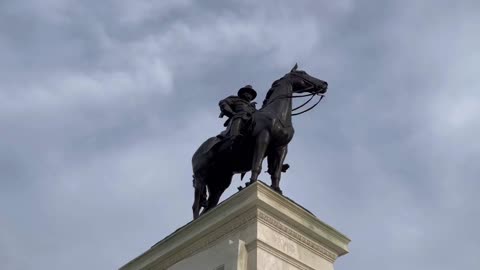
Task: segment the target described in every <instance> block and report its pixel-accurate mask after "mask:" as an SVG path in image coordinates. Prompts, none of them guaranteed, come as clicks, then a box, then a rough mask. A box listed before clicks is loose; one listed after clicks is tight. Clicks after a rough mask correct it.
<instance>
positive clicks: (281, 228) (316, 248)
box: [258, 211, 337, 263]
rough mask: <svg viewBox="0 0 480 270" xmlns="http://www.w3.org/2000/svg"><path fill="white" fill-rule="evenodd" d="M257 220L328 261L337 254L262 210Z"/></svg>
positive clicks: (332, 260)
mask: <svg viewBox="0 0 480 270" xmlns="http://www.w3.org/2000/svg"><path fill="white" fill-rule="evenodd" d="M258 220H259V222H261V223H262V224H264V225H266V226H268V227H269V228H271V229H272V230H274V231H276V232H278V233H280V234H282V235H283V236H285V237H287V238H288V239H290V240H292V241H294V242H295V243H297V244H300V245H301V246H303V247H305V248H306V249H308V250H310V251H312V252H313V253H315V254H317V255H319V256H321V257H322V258H324V259H326V260H328V261H329V262H332V263H333V262H335V260H336V259H337V255H336V254H335V253H334V252H332V251H330V250H329V249H327V248H326V247H324V246H322V245H320V244H318V243H315V242H314V241H313V240H311V239H308V238H307V237H305V236H303V235H302V234H301V233H299V232H297V231H296V230H294V229H292V228H291V227H290V226H287V225H285V224H283V223H282V222H280V221H278V220H277V219H276V218H274V217H272V216H270V215H268V214H266V213H265V212H263V211H259V212H258Z"/></svg>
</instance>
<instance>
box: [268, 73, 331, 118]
mask: <svg viewBox="0 0 480 270" xmlns="http://www.w3.org/2000/svg"><path fill="white" fill-rule="evenodd" d="M290 75H293V76H296V77H298V78H300V79H302V80H304V81H306V82H307V83H308V84H310V86H308V87H307V88H305V89H302V92H305V91H308V90H310V89H312V88H315V84H314V83H313V82H311V81H310V80H308V79H307V78H304V77H302V76H300V75H297V74H295V73H293V72H290ZM320 91H321V90H318V91H316V92H312V93H308V94H305V95H298V96H294V95H293V94H294V93H292V94H291V95H282V96H278V97H276V98H274V99H272V100H270V101H269V102H268V103H267V104H266V105H268V104H270V103H272V102H274V101H275V100H277V99H284V98H292V99H293V98H302V97H310V98H309V99H308V100H307V101H305V102H304V103H303V104H302V105H300V106H297V107H295V108H293V109H292V112H294V111H296V110H298V109H300V108H303V107H304V106H305V105H307V104H308V103H309V102H310V101H311V100H312V99H313V97H315V96H316V95H318V96H320V98H319V99H318V101H317V102H315V104H313V105H312V106H311V107H310V108H308V109H306V110H303V111H301V112H298V113H292V116H296V115H300V114H303V113H306V112H308V111H310V110H312V109H313V108H315V107H316V106H317V105H318V104H319V103H320V101H322V99H323V98H324V97H325V94H320Z"/></svg>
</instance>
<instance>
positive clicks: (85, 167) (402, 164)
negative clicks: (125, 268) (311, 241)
mask: <svg viewBox="0 0 480 270" xmlns="http://www.w3.org/2000/svg"><path fill="white" fill-rule="evenodd" d="M157 2H158V3H157ZM157 2H152V1H102V2H98V1H82V2H78V1H60V0H51V1H41V2H39V1H34V0H31V1H23V2H20V1H17V2H13V1H7V2H2V3H0V59H2V61H1V64H0V130H2V140H1V141H0V184H1V186H0V187H1V188H0V205H2V206H1V207H0V216H1V218H0V268H2V269H22V270H23V269H64V268H69V269H72V268H73V269H75V268H78V269H85V268H88V269H112V268H118V267H119V266H121V265H122V264H123V263H125V262H127V261H128V260H130V259H132V258H133V257H134V256H136V255H138V254H140V253H141V252H142V251H144V250H145V249H147V248H148V247H150V246H151V245H152V244H154V243H155V242H157V241H158V240H160V239H161V238H163V237H164V236H166V235H168V234H169V233H171V232H172V231H174V230H175V229H176V228H178V227H179V226H181V225H183V224H185V223H186V222H188V221H189V220H190V218H191V213H190V205H191V201H192V194H191V193H192V191H193V190H192V188H191V168H190V157H191V155H192V153H193V152H194V151H195V149H196V147H197V146H198V145H200V143H201V142H202V141H203V140H205V139H206V138H208V137H209V136H212V135H214V134H216V133H218V132H219V131H220V130H221V124H222V121H221V119H218V118H216V117H217V115H218V111H217V110H218V109H217V102H218V100H219V99H221V98H223V97H224V96H226V95H230V94H232V93H234V92H235V91H236V90H237V89H238V88H239V87H240V86H242V85H245V84H253V86H254V87H255V88H256V89H258V91H259V99H261V98H262V97H263V96H264V94H265V92H266V90H267V89H268V87H269V85H270V84H271V82H272V81H274V80H275V79H278V78H279V77H281V76H282V75H283V74H285V73H286V72H287V71H288V70H289V69H290V68H291V66H292V65H293V64H294V63H295V62H299V64H300V67H301V68H303V69H305V70H306V71H307V72H309V73H310V74H312V75H314V76H318V77H320V78H322V79H325V80H327V81H328V82H329V85H330V92H329V93H328V96H327V98H326V99H325V100H324V102H323V104H322V106H319V107H318V108H317V109H316V110H314V111H312V112H309V113H308V114H305V115H302V116H301V117H298V118H296V119H295V122H294V124H295V128H296V131H297V132H296V135H295V138H294V141H293V142H292V144H291V146H290V151H289V155H288V157H287V161H288V162H289V163H290V164H291V165H292V168H291V169H290V170H289V172H288V173H287V174H285V175H284V177H283V180H282V184H283V187H284V190H285V192H286V195H287V196H289V197H291V198H292V199H294V200H296V201H297V202H299V203H300V204H302V205H303V206H305V207H306V208H307V209H309V210H311V211H312V212H313V213H315V214H316V215H317V216H318V217H319V218H321V219H322V220H324V221H326V222H327V223H329V224H332V225H333V226H335V227H336V228H338V229H339V230H340V231H342V232H344V233H345V234H347V235H348V236H349V237H350V238H352V243H351V254H349V255H347V256H345V257H344V258H340V259H339V260H338V262H337V269H351V268H360V269H367V268H372V267H373V268H375V269H377V268H378V269H385V268H388V269H405V268H408V269H412V268H415V269H451V268H465V269H471V268H474V267H475V266H477V265H478V264H479V261H478V259H477V256H476V251H478V243H479V242H480V239H479V237H478V236H477V235H478V234H476V233H475V229H476V228H477V227H479V226H480V224H479V223H480V221H479V219H478V216H480V215H479V214H480V213H479V212H480V211H479V210H480V209H479V207H478V206H477V205H478V204H477V203H475V195H476V193H475V191H477V190H479V188H480V187H479V184H478V183H477V182H476V181H475V179H477V178H478V175H479V173H480V172H479V169H478V166H477V163H478V160H480V149H479V146H478V143H477V142H476V140H475V139H476V138H478V135H479V134H480V124H479V123H480V121H479V120H480V119H479V115H480V109H479V108H480V106H479V105H480V104H479V103H480V98H479V95H478V94H477V91H476V90H477V89H478V87H479V86H480V80H479V79H478V76H476V73H477V72H476V71H477V69H476V65H477V64H478V63H479V62H480V55H479V54H478V53H477V51H478V49H477V48H478V47H479V46H480V44H479V43H480V39H479V38H478V37H477V36H478V35H476V28H477V27H476V26H477V25H478V24H479V19H478V18H477V17H478V16H476V13H477V11H478V8H479V5H478V3H477V2H475V1H461V2H456V3H452V2H447V1H422V2H415V1H371V2H368V3H359V2H358V1H347V0H345V1H335V3H332V2H331V1H299V2H295V3H293V2H287V1H285V2H281V3H277V1H262V2H261V3H257V1H243V2H242V3H238V2H234V1H222V2H221V3H218V1H202V3H200V2H194V1H160V2H159V1H157ZM260 101H261V100H260ZM261 178H262V179H266V176H265V175H262V176H261ZM239 184H240V181H239V179H238V178H235V181H234V183H233V184H232V187H231V188H230V189H229V190H228V191H227V192H226V194H225V195H224V196H223V198H226V197H227V196H228V195H230V194H233V193H234V192H235V188H234V187H235V186H237V185H239ZM305 186H308V189H307V188H305ZM452 246H454V247H460V252H459V254H456V255H455V256H452V255H451V250H452ZM86 258H88V259H86Z"/></svg>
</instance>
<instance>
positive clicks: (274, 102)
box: [262, 81, 292, 126]
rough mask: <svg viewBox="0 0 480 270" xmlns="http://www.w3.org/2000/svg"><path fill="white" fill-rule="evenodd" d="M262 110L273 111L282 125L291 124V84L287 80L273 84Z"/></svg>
mask: <svg viewBox="0 0 480 270" xmlns="http://www.w3.org/2000/svg"><path fill="white" fill-rule="evenodd" d="M270 91H271V94H270V96H269V97H268V100H267V102H266V105H265V106H264V107H263V108H262V111H268V112H270V113H273V114H274V115H275V116H276V117H277V118H278V119H280V121H281V122H282V123H283V124H284V125H288V126H291V125H292V99H291V98H290V96H291V95H292V86H291V84H290V83H289V82H288V81H280V82H278V83H277V84H276V85H275V86H273V87H272V88H271V89H270V90H269V92H270Z"/></svg>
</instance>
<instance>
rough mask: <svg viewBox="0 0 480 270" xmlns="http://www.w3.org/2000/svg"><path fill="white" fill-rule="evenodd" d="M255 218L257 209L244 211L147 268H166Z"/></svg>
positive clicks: (161, 269)
mask: <svg viewBox="0 0 480 270" xmlns="http://www.w3.org/2000/svg"><path fill="white" fill-rule="evenodd" d="M256 218H257V211H256V210H255V209H250V210H248V211H245V212H244V213H243V214H241V215H239V216H237V217H236V218H234V219H232V220H231V221H229V222H227V223H226V224H224V225H222V226H220V227H219V228H218V229H216V230H214V231H212V232H211V233H209V234H208V236H206V237H204V238H201V239H200V240H197V241H196V242H194V243H192V244H190V245H189V246H188V247H187V248H184V249H181V250H180V251H178V252H174V254H172V255H170V256H167V257H166V259H162V261H161V262H159V263H155V262H154V263H153V264H152V265H151V266H149V268H147V269H159V270H164V269H168V267H170V266H172V265H174V264H176V263H177V262H179V261H181V260H183V259H185V258H187V257H190V256H192V255H195V254H196V253H198V252H201V251H202V250H205V249H207V248H208V247H210V246H212V245H214V244H215V243H216V242H217V241H219V240H220V239H222V238H223V237H224V236H226V235H228V234H231V233H234V232H235V231H237V230H240V229H241V228H242V227H243V226H247V225H248V224H250V223H252V222H254V221H255V220H256Z"/></svg>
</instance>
